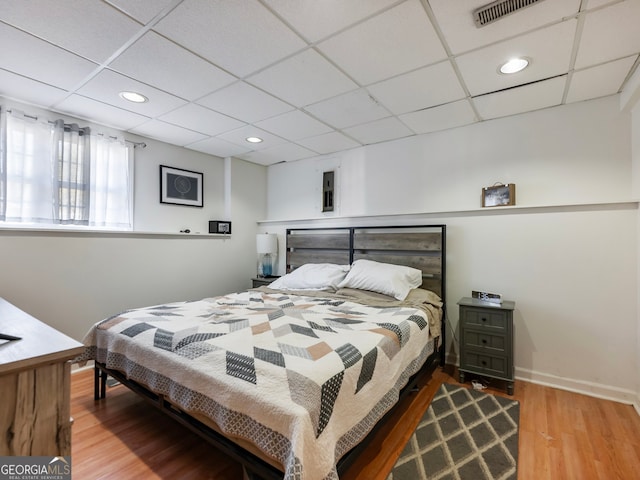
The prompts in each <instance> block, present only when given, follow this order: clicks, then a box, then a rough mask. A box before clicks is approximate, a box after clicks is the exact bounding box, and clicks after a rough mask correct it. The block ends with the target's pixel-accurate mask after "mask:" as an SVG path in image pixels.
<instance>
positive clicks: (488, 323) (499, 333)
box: [458, 297, 516, 395]
mask: <svg viewBox="0 0 640 480" xmlns="http://www.w3.org/2000/svg"><path fill="white" fill-rule="evenodd" d="M458 305H459V308H460V321H459V326H460V383H464V381H465V373H475V374H478V375H482V376H485V377H491V378H497V379H500V380H505V381H506V382H507V393H508V394H509V395H513V381H514V371H513V370H514V369H513V310H514V309H515V307H516V304H515V302H511V301H506V300H505V301H503V302H502V303H501V304H498V303H489V302H485V301H482V300H477V299H475V298H469V297H465V298H462V299H461V300H460V301H459V302H458Z"/></svg>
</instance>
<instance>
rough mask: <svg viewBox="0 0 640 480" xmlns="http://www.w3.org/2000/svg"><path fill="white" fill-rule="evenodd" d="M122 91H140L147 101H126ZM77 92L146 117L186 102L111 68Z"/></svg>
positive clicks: (160, 113)
mask: <svg viewBox="0 0 640 480" xmlns="http://www.w3.org/2000/svg"><path fill="white" fill-rule="evenodd" d="M122 91H134V92H137V93H141V94H142V95H144V96H145V97H147V98H148V99H149V101H148V102H146V103H132V102H128V101H127V100H124V99H123V98H120V92H122ZM78 93H80V94H81V95H83V96H87V97H92V98H95V99H97V100H100V101H101V102H104V103H108V104H110V105H113V106H114V107H119V108H123V109H125V110H129V111H130V112H135V113H139V114H141V115H146V116H148V117H155V116H158V115H162V114H163V113H166V112H169V111H171V110H173V109H175V108H177V107H179V106H181V105H185V104H186V103H187V102H185V101H184V100H182V99H181V98H178V97H174V96H173V95H169V94H168V93H165V92H163V91H161V90H158V89H156V88H153V87H150V86H149V85H146V84H144V83H140V82H137V81H135V80H132V79H131V78H129V77H125V76H124V75H120V74H119V73H116V72H112V71H111V70H103V71H102V72H100V73H99V74H98V75H96V76H95V77H94V78H92V79H91V80H90V81H88V82H87V83H86V84H85V85H84V86H83V87H81V88H80V89H78Z"/></svg>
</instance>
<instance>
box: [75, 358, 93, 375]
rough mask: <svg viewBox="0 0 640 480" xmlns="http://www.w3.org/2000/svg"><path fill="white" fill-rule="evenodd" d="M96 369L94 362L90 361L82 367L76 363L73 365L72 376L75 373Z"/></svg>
mask: <svg viewBox="0 0 640 480" xmlns="http://www.w3.org/2000/svg"><path fill="white" fill-rule="evenodd" d="M93 367H94V363H93V360H88V361H87V362H86V363H85V364H84V365H82V366H80V365H78V364H77V363H74V364H73V365H71V374H72V375H73V374H74V373H78V372H83V371H84V370H89V369H91V370H93Z"/></svg>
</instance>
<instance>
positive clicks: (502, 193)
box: [482, 183, 516, 207]
mask: <svg viewBox="0 0 640 480" xmlns="http://www.w3.org/2000/svg"><path fill="white" fill-rule="evenodd" d="M515 204H516V184H515V183H508V184H506V185H503V184H498V185H494V186H493V187H485V188H483V189H482V206H483V207H504V206H507V205H515Z"/></svg>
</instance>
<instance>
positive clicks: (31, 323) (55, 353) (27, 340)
mask: <svg viewBox="0 0 640 480" xmlns="http://www.w3.org/2000/svg"><path fill="white" fill-rule="evenodd" d="M0 333H3V334H5V335H12V336H15V337H20V340H11V341H5V340H0V375H5V374H8V373H14V372H17V371H20V370H26V369H29V368H34V367H36V366H39V365H45V364H49V363H58V362H64V361H66V360H70V359H72V358H75V357H76V356H78V355H79V354H81V353H82V352H83V351H84V346H83V345H82V343H80V342H77V341H76V340H74V339H72V338H71V337H68V336H66V335H65V334H63V333H61V332H59V331H58V330H56V329H55V328H52V327H50V326H49V325H47V324H45V323H43V322H41V321H40V320H38V319H36V318H34V317H32V316H31V315H29V314H28V313H26V312H23V311H22V310H20V309H19V308H18V307H16V306H15V305H12V304H11V303H9V302H7V301H6V300H5V299H3V298H0Z"/></svg>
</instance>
